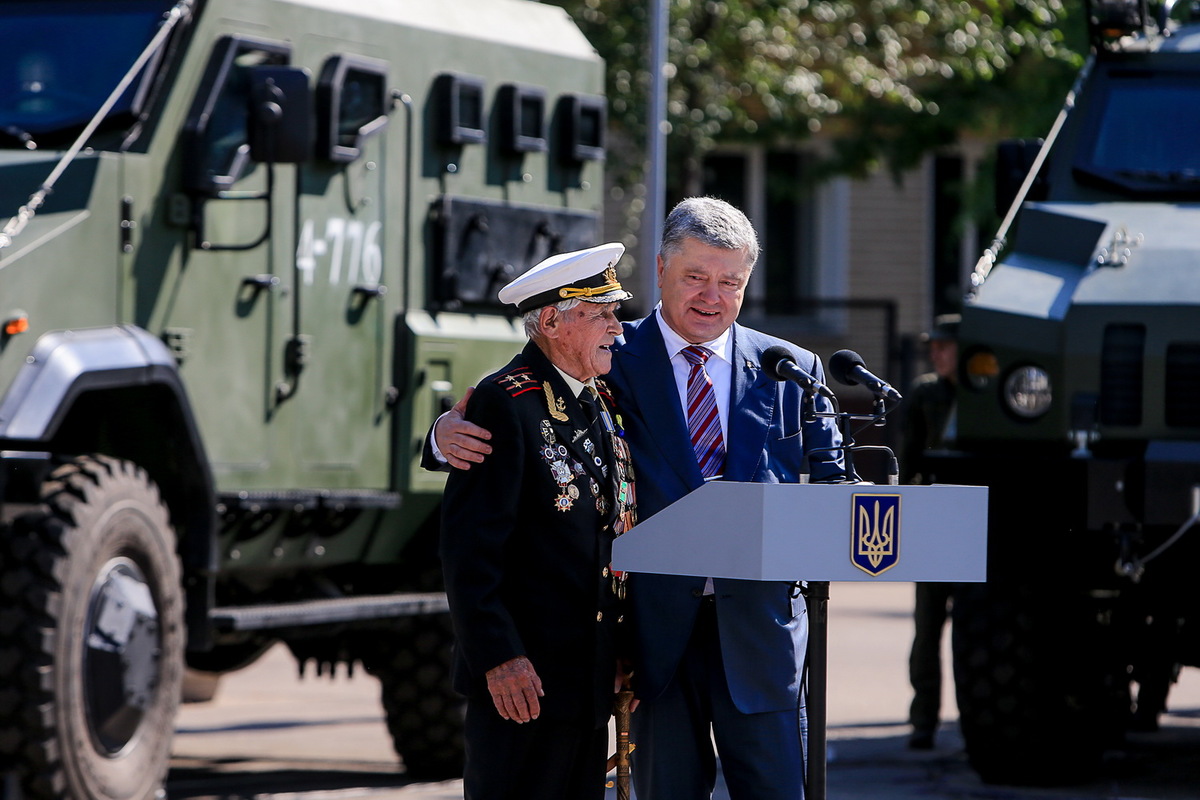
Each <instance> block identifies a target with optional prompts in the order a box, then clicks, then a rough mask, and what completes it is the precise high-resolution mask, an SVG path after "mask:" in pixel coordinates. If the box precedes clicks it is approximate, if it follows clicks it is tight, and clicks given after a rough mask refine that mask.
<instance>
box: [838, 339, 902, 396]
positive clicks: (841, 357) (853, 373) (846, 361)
mask: <svg viewBox="0 0 1200 800" xmlns="http://www.w3.org/2000/svg"><path fill="white" fill-rule="evenodd" d="M829 374H830V375H832V376H833V377H834V379H835V380H836V381H837V382H838V383H844V384H845V385H847V386H857V385H858V384H860V383H861V384H862V385H863V386H865V387H867V388H868V389H870V390H871V391H872V392H873V393H874V394H875V396H876V397H882V398H884V399H885V400H892V401H894V402H897V403H899V402H900V401H901V400H903V399H904V398H903V397H902V396H901V394H900V393H899V392H897V391H896V390H895V389H893V388H892V387H891V385H890V384H889V383H888V382H887V381H885V380H883V379H882V378H879V377H876V376H875V375H872V374H871V373H870V372H868V371H867V365H866V362H864V361H863V360H862V356H860V355H859V354H858V353H856V352H854V351H853V350H838V351H837V352H836V353H834V354H833V355H831V356H830V357H829Z"/></svg>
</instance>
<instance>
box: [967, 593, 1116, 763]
mask: <svg viewBox="0 0 1200 800" xmlns="http://www.w3.org/2000/svg"><path fill="white" fill-rule="evenodd" d="M953 619H954V628H953V652H954V681H955V692H956V695H957V700H958V710H959V724H960V726H961V728H962V734H963V739H964V741H965V743H966V746H967V755H968V758H969V760H970V763H971V766H972V767H973V768H974V769H975V771H976V772H978V773H979V776H980V777H981V778H982V779H983V780H984V781H985V782H987V783H1002V784H1013V785H1054V784H1064V783H1072V782H1076V781H1080V780H1084V779H1086V778H1088V777H1090V776H1094V775H1095V774H1096V770H1097V768H1098V766H1099V762H1100V758H1101V755H1102V753H1103V750H1104V748H1105V746H1106V744H1107V743H1108V742H1109V741H1110V736H1111V735H1112V727H1111V725H1110V722H1111V720H1110V719H1109V715H1110V712H1111V710H1112V709H1111V704H1110V698H1109V693H1108V692H1107V690H1106V688H1105V687H1106V683H1107V679H1106V675H1107V670H1106V668H1105V666H1104V659H1103V658H1101V657H1099V649H1098V641H1099V638H1100V637H1099V631H1098V630H1097V629H1096V628H1097V626H1096V624H1095V620H1096V619H1097V616H1096V614H1095V613H1094V612H1093V613H1092V614H1091V615H1090V619H1089V610H1088V608H1087V605H1086V603H1085V602H1084V601H1083V600H1081V599H1078V598H1072V597H1071V596H1070V595H1069V593H1068V592H1066V591H1059V592H1056V591H1055V590H1054V589H1053V588H1048V587H1033V586H1029V585H1006V586H996V585H992V584H968V585H962V586H960V587H956V590H955V595H954V612H953Z"/></svg>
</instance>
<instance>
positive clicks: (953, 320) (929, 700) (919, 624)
mask: <svg viewBox="0 0 1200 800" xmlns="http://www.w3.org/2000/svg"><path fill="white" fill-rule="evenodd" d="M959 321H960V317H959V315H958V314H943V315H941V316H939V317H937V318H936V319H935V320H934V324H933V328H932V330H930V331H929V332H928V333H927V334H925V335H924V336H923V337H922V339H923V341H924V342H925V343H926V344H927V345H928V347H929V361H930V364H931V365H932V366H933V372H930V373H927V374H924V375H921V376H920V377H918V378H917V379H916V380H915V381H914V382H913V386H912V388H911V389H910V390H909V392H908V394H907V395H906V399H905V403H906V408H905V415H904V438H903V442H902V444H901V461H900V479H901V482H902V483H907V484H921V483H928V482H929V480H928V475H927V472H926V470H925V468H924V463H923V462H924V453H925V451H926V450H936V449H940V448H942V447H945V446H946V445H947V444H948V443H950V442H952V441H954V429H955V413H954V412H955V408H954V393H955V388H956V384H957V383H958V380H957V378H958V373H957V370H958V325H959ZM916 587H917V590H916V605H915V608H914V610H913V622H914V623H915V626H916V634H915V635H914V637H913V646H912V652H911V653H910V654H909V659H908V678H909V682H910V683H911V684H912V688H913V700H912V705H911V706H910V708H909V714H908V721H909V723H910V724H911V725H912V736H911V738H909V740H908V746H909V747H911V748H913V749H914V750H929V749H931V748H932V747H933V744H934V737H935V736H936V734H937V727H938V717H939V711H940V707H941V699H942V629H943V628H944V627H945V625H946V619H947V617H948V616H949V612H950V606H951V603H952V602H953V599H952V587H953V584H950V583H918V584H916Z"/></svg>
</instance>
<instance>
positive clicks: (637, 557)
mask: <svg viewBox="0 0 1200 800" xmlns="http://www.w3.org/2000/svg"><path fill="white" fill-rule="evenodd" d="M612 555H613V568H614V569H619V570H625V571H628V572H656V573H662V574H666V575H702V576H705V577H712V578H742V579H745V580H752V581H796V580H805V581H877V580H883V581H950V582H962V583H971V582H983V581H984V580H986V579H987V487H983V486H951V485H934V486H878V485H875V484H862V483H858V484H855V483H838V484H820V483H732V482H728V483H727V482H724V481H713V482H711V483H707V484H705V485H704V486H701V487H700V488H699V489H697V490H696V491H694V492H692V493H690V494H688V495H685V496H684V497H682V498H680V499H679V500H678V501H676V502H675V503H672V504H671V505H670V506H668V507H667V508H665V509H663V510H662V511H660V512H658V513H657V514H655V515H654V516H652V517H649V518H648V519H646V520H643V521H642V522H640V523H638V524H637V525H636V526H635V527H634V528H633V529H632V530H630V531H629V532H628V533H626V534H624V535H623V536H621V537H619V538H618V539H617V540H616V541H614V542H613V551H612Z"/></svg>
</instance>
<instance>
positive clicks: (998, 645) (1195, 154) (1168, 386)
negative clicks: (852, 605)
mask: <svg viewBox="0 0 1200 800" xmlns="http://www.w3.org/2000/svg"><path fill="white" fill-rule="evenodd" d="M1088 13H1089V18H1090V27H1091V34H1092V43H1093V47H1092V54H1091V56H1090V58H1089V60H1088V61H1087V64H1086V66H1085V67H1084V69H1083V71H1082V73H1081V74H1080V76H1079V79H1078V81H1077V83H1076V85H1075V88H1074V89H1073V90H1072V92H1071V96H1070V97H1069V99H1068V102H1067V104H1066V106H1065V107H1064V109H1063V112H1062V114H1061V115H1060V117H1059V120H1058V122H1056V124H1055V126H1054V128H1053V130H1052V131H1051V133H1050V135H1048V136H1047V139H1046V140H1045V142H1044V143H1043V142H1011V143H1006V144H1004V145H1002V146H1001V148H1000V151H999V157H998V161H997V163H998V173H997V177H998V181H997V186H998V187H999V191H998V194H1004V195H1006V197H1005V198H1004V202H1003V203H1000V204H999V205H1000V207H1001V213H1004V209H1005V208H1011V211H1010V213H1009V215H1008V217H1007V218H1006V220H1005V222H1004V224H1003V225H1002V229H1001V235H1000V236H998V237H997V240H996V242H995V243H994V244H993V246H992V248H991V249H990V250H989V251H988V252H987V253H986V254H985V256H984V258H983V259H981V260H980V263H979V265H978V266H977V267H976V270H975V273H974V275H973V276H972V284H973V285H972V287H971V289H970V291H969V294H968V296H967V300H966V303H965V308H964V311H963V319H962V327H961V340H960V344H959V352H960V360H961V369H960V376H959V377H960V386H959V390H958V399H957V432H956V433H957V441H956V443H955V445H954V451H953V452H947V453H943V454H940V455H939V456H937V457H936V458H935V464H936V466H935V468H934V469H933V472H934V474H935V476H936V480H938V481H944V482H953V483H973V484H986V485H988V486H990V487H991V491H990V493H989V494H990V500H989V507H990V509H989V510H990V515H989V547H988V551H989V565H988V575H989V578H988V582H987V584H984V585H980V586H977V587H971V586H964V587H961V589H960V590H959V591H958V592H957V594H956V597H955V604H956V605H955V614H954V634H953V638H954V662H955V679H956V684H957V687H956V688H957V696H958V704H959V711H960V714H961V727H962V731H963V735H964V737H965V740H966V744H967V748H968V752H969V756H970V760H971V763H972V764H973V765H974V767H975V768H976V769H977V770H978V771H979V772H980V774H981V775H982V776H983V777H984V778H985V779H987V780H990V781H996V782H1004V783H1050V782H1058V781H1069V780H1075V779H1079V778H1086V777H1089V776H1092V775H1094V774H1095V772H1096V770H1097V768H1098V767H1099V764H1100V760H1101V758H1102V756H1103V754H1104V753H1105V751H1106V750H1107V749H1108V748H1111V747H1114V746H1117V745H1119V744H1120V743H1121V741H1122V737H1123V735H1124V732H1125V731H1126V730H1128V729H1129V728H1130V727H1131V726H1133V727H1139V728H1143V729H1146V728H1153V727H1154V726H1155V724H1156V719H1157V716H1158V712H1159V711H1160V710H1161V703H1162V699H1163V697H1164V696H1165V694H1166V692H1167V689H1168V687H1169V684H1170V682H1171V679H1172V675H1173V673H1174V671H1175V670H1177V669H1178V668H1179V666H1180V665H1200V595H1198V594H1197V593H1196V592H1195V591H1193V590H1192V586H1191V583H1192V581H1193V580H1195V578H1194V571H1195V567H1194V565H1195V564H1196V561H1197V558H1200V531H1197V530H1194V529H1192V527H1193V526H1194V525H1195V524H1196V522H1197V514H1198V512H1200V236H1198V235H1197V232H1198V231H1200V25H1197V22H1200V13H1198V11H1197V7H1196V5H1195V4H1194V3H1192V4H1184V3H1181V4H1179V5H1178V6H1177V7H1174V8H1172V5H1171V4H1170V3H1168V4H1166V5H1165V6H1161V7H1158V8H1150V9H1149V10H1147V7H1146V5H1145V4H1144V3H1139V2H1136V0H1135V1H1134V2H1128V3H1127V2H1124V0H1096V2H1093V3H1091V4H1090V5H1089V6H1088ZM1026 170H1028V171H1026ZM1004 187H1007V188H1004ZM1014 195H1015V196H1016V197H1015V203H1013V204H1012V205H1011V206H1009V203H1008V201H1009V200H1013V198H1014ZM1010 223H1011V224H1012V228H1011V232H1012V236H1011V238H1009V237H1008V233H1009V232H1010V230H1009V225H1010ZM1131 682H1132V683H1133V684H1134V685H1136V687H1137V691H1136V695H1131V692H1132V687H1131ZM1131 711H1132V713H1131Z"/></svg>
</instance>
